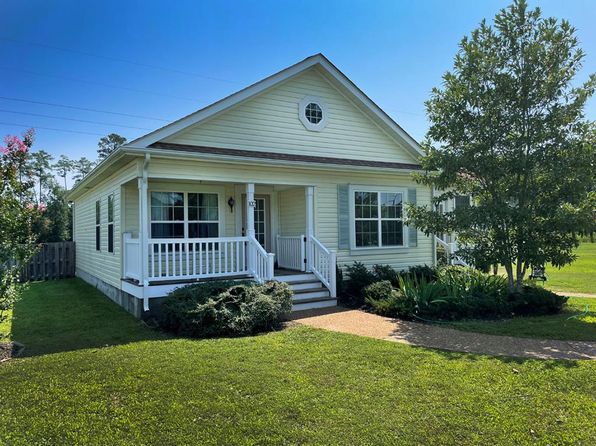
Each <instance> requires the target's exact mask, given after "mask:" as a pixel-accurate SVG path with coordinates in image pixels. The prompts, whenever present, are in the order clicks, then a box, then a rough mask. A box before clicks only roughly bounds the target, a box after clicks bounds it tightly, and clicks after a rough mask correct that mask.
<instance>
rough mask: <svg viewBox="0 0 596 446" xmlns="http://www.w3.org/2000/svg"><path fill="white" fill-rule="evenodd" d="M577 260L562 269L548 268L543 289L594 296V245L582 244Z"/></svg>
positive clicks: (595, 269)
mask: <svg viewBox="0 0 596 446" xmlns="http://www.w3.org/2000/svg"><path fill="white" fill-rule="evenodd" d="M575 253H576V254H577V260H576V261H575V262H573V263H572V264H571V265H567V266H564V267H563V268H561V269H559V268H555V267H553V266H549V267H547V269H546V274H547V276H548V280H547V281H546V282H545V287H546V288H548V289H550V290H553V291H567V292H572V293H587V294H596V243H589V242H583V243H581V244H580V245H579V247H578V248H577V251H576V252H575Z"/></svg>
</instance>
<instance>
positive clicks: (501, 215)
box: [409, 0, 596, 292]
mask: <svg viewBox="0 0 596 446" xmlns="http://www.w3.org/2000/svg"><path fill="white" fill-rule="evenodd" d="M583 59H584V52H583V51H582V49H581V48H580V47H579V42H578V39H577V37H576V30H575V29H574V28H573V27H572V26H571V25H570V24H569V23H568V22H567V21H565V20H560V21H559V20H556V19H554V18H545V17H543V16H542V15H541V12H540V10H539V9H533V10H531V9H528V6H527V3H526V1H524V0H516V1H515V2H514V3H513V4H512V5H511V6H509V7H507V8H506V9H503V10H501V11H500V12H499V13H498V14H497V15H496V17H495V19H494V23H493V24H492V25H489V24H487V23H486V21H482V22H481V23H480V26H479V27H478V28H477V29H476V30H474V31H473V32H472V33H471V35H470V36H467V37H464V39H463V40H462V41H461V43H460V46H459V51H458V53H457V55H456V56H455V61H454V66H453V69H452V70H451V71H449V72H447V73H446V74H445V75H444V76H443V85H442V87H440V88H435V89H433V90H432V94H431V97H430V99H429V100H428V101H427V103H426V108H427V114H428V118H429V121H430V128H429V131H428V134H427V138H426V141H425V143H424V146H425V150H426V156H425V157H424V158H423V160H422V164H423V168H424V171H423V173H422V174H420V175H418V176H417V179H418V181H420V182H421V183H424V184H426V185H429V186H431V187H433V188H434V189H435V190H437V191H439V192H438V193H437V194H436V196H435V198H434V204H435V205H438V204H439V203H440V202H442V201H444V200H446V199H449V198H453V197H455V196H457V195H470V196H471V197H472V202H473V206H469V207H462V208H459V209H455V211H453V212H448V213H445V214H443V213H441V212H439V211H438V206H434V207H424V206H418V207H416V206H414V207H411V209H410V210H409V218H410V220H411V221H412V223H413V224H415V225H416V226H418V227H419V228H421V229H422V230H423V231H424V232H426V233H427V234H431V233H434V234H439V233H446V232H455V233H457V235H458V238H459V241H460V244H461V245H462V248H461V251H460V255H461V256H463V257H464V258H466V259H468V260H470V261H472V262H473V263H475V264H476V265H490V264H501V265H503V266H504V267H505V270H506V271H507V277H508V279H509V290H510V292H523V280H524V277H525V276H526V273H527V270H528V269H529V268H530V267H531V266H538V265H544V264H546V263H547V262H551V263H552V264H553V265H555V266H562V265H565V264H568V263H570V262H572V261H573V260H574V258H575V257H574V254H573V251H574V248H576V247H577V246H578V243H579V242H578V238H577V235H576V234H578V233H579V231H581V230H582V228H585V227H587V225H589V223H590V222H593V219H594V209H595V205H596V196H595V194H594V193H593V192H590V191H593V188H594V184H595V182H596V151H595V147H596V145H595V143H596V138H595V133H594V130H593V127H592V123H590V122H588V121H587V120H586V119H585V117H584V106H585V104H586V100H587V99H588V98H589V97H590V96H592V94H593V93H594V88H595V86H596V76H594V75H591V76H589V78H588V80H587V81H585V82H584V83H580V82H579V81H578V80H576V75H577V74H578V72H579V71H580V69H581V67H582V60H583Z"/></svg>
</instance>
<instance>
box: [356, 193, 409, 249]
mask: <svg viewBox="0 0 596 446" xmlns="http://www.w3.org/2000/svg"><path fill="white" fill-rule="evenodd" d="M354 192H376V193H378V194H381V193H400V194H402V217H401V220H402V222H404V221H405V220H406V206H404V205H405V204H406V203H407V199H408V189H407V188H406V187H390V186H366V185H350V187H349V208H350V214H349V215H350V251H357V252H363V251H364V252H367V251H388V250H396V249H407V248H408V247H409V240H408V227H407V226H406V225H405V223H404V224H402V232H403V241H404V243H403V245H391V246H382V245H381V243H382V233H381V229H380V227H379V244H378V245H377V246H356V215H355V200H354ZM379 206H380V201H379ZM379 212H380V209H379ZM377 220H378V221H381V218H380V213H379V218H378V219H377ZM379 225H380V223H379Z"/></svg>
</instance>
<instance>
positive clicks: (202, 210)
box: [151, 192, 219, 238]
mask: <svg viewBox="0 0 596 446" xmlns="http://www.w3.org/2000/svg"><path fill="white" fill-rule="evenodd" d="M218 236H219V198H218V195H217V194H215V193H195V192H188V193H187V192H151V238H184V237H189V238H209V237H218Z"/></svg>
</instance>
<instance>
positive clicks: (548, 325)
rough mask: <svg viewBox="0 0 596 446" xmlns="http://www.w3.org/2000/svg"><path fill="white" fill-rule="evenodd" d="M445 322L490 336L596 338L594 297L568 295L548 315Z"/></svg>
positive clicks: (580, 339)
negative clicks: (558, 309) (561, 305)
mask: <svg viewBox="0 0 596 446" xmlns="http://www.w3.org/2000/svg"><path fill="white" fill-rule="evenodd" d="M449 325H450V326H451V327H453V328H457V329H458V330H463V331H474V332H478V333H488V334H494V335H506V336H517V337H525V338H540V339H561V340H571V341H596V299H594V298H580V297H571V298H569V300H568V301H567V305H566V307H565V309H564V310H563V311H562V312H561V313H559V314H554V315H549V316H533V317H515V318H511V319H502V320H496V321H486V320H467V321H456V322H450V323H449Z"/></svg>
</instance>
